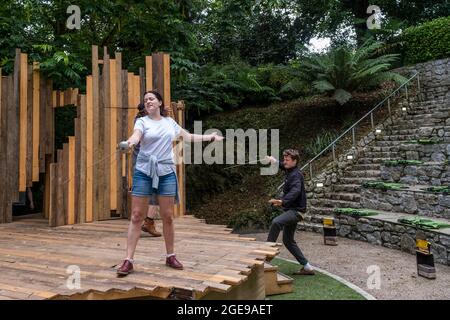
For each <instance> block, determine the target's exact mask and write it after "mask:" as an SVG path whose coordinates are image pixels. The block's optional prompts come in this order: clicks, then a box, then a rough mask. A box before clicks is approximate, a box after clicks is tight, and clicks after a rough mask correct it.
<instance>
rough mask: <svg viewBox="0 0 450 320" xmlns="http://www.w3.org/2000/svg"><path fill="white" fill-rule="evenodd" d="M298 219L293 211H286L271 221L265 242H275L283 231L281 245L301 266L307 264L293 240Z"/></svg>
mask: <svg viewBox="0 0 450 320" xmlns="http://www.w3.org/2000/svg"><path fill="white" fill-rule="evenodd" d="M298 221H299V217H298V215H297V212H296V211H295V210H288V211H285V212H284V213H282V214H281V215H279V216H278V217H276V218H275V219H273V221H272V224H271V225H270V230H269V235H268V237H267V241H269V242H277V239H278V235H279V234H280V231H281V230H283V243H284V245H285V246H286V248H287V249H288V250H289V252H290V253H291V254H292V255H293V256H294V257H295V259H297V261H298V262H299V263H300V264H301V265H303V266H304V265H305V264H307V263H308V260H307V259H306V258H305V256H304V255H303V253H302V251H301V250H300V248H299V247H298V245H297V242H295V240H294V236H295V230H296V229H297V222H298Z"/></svg>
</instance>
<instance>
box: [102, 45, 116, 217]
mask: <svg viewBox="0 0 450 320" xmlns="http://www.w3.org/2000/svg"><path fill="white" fill-rule="evenodd" d="M110 61H111V60H110V58H109V54H107V49H106V47H105V48H104V49H103V74H102V80H103V81H102V82H103V90H102V94H103V108H102V112H103V114H102V119H103V121H102V122H103V143H102V147H103V158H104V160H103V161H102V162H101V164H102V170H103V175H102V176H103V179H102V184H103V186H102V188H101V194H102V195H103V209H102V210H103V211H102V219H103V220H105V219H109V218H111V182H112V181H114V180H111V166H112V165H113V162H114V153H115V152H113V151H112V150H111V145H112V140H111V131H112V127H111V120H112V119H111V111H112V109H111V62H110ZM115 110H116V109H115ZM116 111H117V110H116Z"/></svg>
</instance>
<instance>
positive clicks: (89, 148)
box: [86, 76, 94, 222]
mask: <svg viewBox="0 0 450 320" xmlns="http://www.w3.org/2000/svg"><path fill="white" fill-rule="evenodd" d="M92 90H93V89H92V76H87V82H86V222H92V221H93V220H94V214H93V211H92V210H93V203H92V201H93V195H94V188H93V178H94V171H93V163H94V153H93V152H94V140H93V133H94V118H93V113H94V112H93V107H92Z"/></svg>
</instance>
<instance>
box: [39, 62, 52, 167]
mask: <svg viewBox="0 0 450 320" xmlns="http://www.w3.org/2000/svg"><path fill="white" fill-rule="evenodd" d="M37 72H38V77H39V106H38V107H37V108H38V110H39V145H38V149H39V150H38V152H39V155H38V157H39V173H44V172H46V163H45V154H46V150H47V149H46V147H47V146H46V145H45V138H46V137H45V135H46V132H45V119H46V116H45V114H46V113H47V107H46V103H47V88H46V82H45V79H44V77H41V76H40V72H39V70H37ZM48 170H50V168H48Z"/></svg>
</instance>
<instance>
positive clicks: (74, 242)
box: [0, 216, 279, 299]
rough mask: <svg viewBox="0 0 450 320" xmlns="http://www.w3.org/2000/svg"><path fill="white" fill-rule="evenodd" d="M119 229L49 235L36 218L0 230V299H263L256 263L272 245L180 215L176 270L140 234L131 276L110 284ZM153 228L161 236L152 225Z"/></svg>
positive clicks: (271, 252) (155, 243)
mask: <svg viewBox="0 0 450 320" xmlns="http://www.w3.org/2000/svg"><path fill="white" fill-rule="evenodd" d="M127 227H128V221H127V220H107V221H101V222H95V223H89V224H78V225H72V226H62V227H57V228H51V227H48V221H47V220H44V219H24V220H19V221H16V222H13V223H10V224H3V225H0V243H1V244H0V268H1V270H2V271H1V275H0V299H127V298H156V299H157V298H160V299H264V298H265V296H266V293H265V290H266V289H265V282H264V279H265V275H264V261H265V260H267V259H269V260H270V259H271V258H273V257H274V256H275V255H277V254H278V253H279V249H278V246H279V245H278V244H276V243H267V242H257V241H255V240H254V239H253V238H246V237H241V236H239V235H237V234H232V233H231V229H228V228H225V227H224V226H217V225H207V224H205V222H204V221H202V220H199V219H196V218H193V217H192V216H185V217H181V218H177V219H176V220H175V237H176V238H175V248H176V253H177V257H178V258H179V260H180V261H181V262H182V263H183V264H184V267H185V269H184V270H181V271H180V270H173V269H171V268H168V267H166V266H165V255H164V253H165V247H164V240H163V238H162V237H159V238H152V237H149V236H145V235H142V237H141V239H140V241H139V244H138V247H137V250H136V255H135V270H136V271H135V272H134V273H133V274H130V275H129V276H127V277H125V278H118V277H116V273H115V270H116V267H117V264H119V263H120V262H121V261H122V259H123V258H124V256H125V249H126V234H127ZM157 227H158V229H159V230H162V226H161V223H160V222H159V221H157ZM77 270H79V274H80V282H79V286H77V284H78V283H77V281H76V280H74V279H76V277H75V276H76V274H77Z"/></svg>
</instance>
